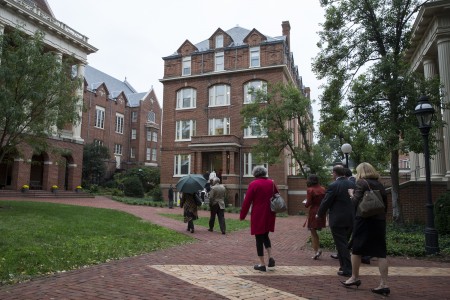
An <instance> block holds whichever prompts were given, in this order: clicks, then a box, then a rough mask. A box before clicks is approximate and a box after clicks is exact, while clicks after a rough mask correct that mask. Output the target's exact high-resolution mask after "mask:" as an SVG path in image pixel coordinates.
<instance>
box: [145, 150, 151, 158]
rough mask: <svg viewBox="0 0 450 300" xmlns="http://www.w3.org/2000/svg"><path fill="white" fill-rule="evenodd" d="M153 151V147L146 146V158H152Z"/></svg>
mask: <svg viewBox="0 0 450 300" xmlns="http://www.w3.org/2000/svg"><path fill="white" fill-rule="evenodd" d="M151 152H152V149H151V148H146V149H145V160H150V158H151Z"/></svg>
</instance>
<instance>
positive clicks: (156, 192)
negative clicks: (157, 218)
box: [148, 185, 164, 202]
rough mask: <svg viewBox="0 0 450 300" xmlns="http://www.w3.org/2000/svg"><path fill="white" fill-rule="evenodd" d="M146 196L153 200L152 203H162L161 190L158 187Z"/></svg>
mask: <svg viewBox="0 0 450 300" xmlns="http://www.w3.org/2000/svg"><path fill="white" fill-rule="evenodd" d="M148 195H149V196H150V197H152V198H153V200H154V201H160V202H161V201H163V200H164V199H163V195H162V191H161V188H160V187H159V185H158V186H155V187H154V188H153V189H152V190H151V191H150V192H148Z"/></svg>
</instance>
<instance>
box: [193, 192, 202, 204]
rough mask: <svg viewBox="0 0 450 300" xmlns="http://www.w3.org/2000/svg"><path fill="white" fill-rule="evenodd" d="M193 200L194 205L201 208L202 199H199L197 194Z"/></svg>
mask: <svg viewBox="0 0 450 300" xmlns="http://www.w3.org/2000/svg"><path fill="white" fill-rule="evenodd" d="M194 199H195V204H196V205H197V206H202V204H203V201H202V197H200V195H199V194H198V193H195V194H194Z"/></svg>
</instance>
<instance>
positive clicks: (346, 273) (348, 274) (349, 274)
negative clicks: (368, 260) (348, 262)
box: [337, 271, 352, 277]
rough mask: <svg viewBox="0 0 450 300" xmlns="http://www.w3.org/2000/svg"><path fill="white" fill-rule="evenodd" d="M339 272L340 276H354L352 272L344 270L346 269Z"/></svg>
mask: <svg viewBox="0 0 450 300" xmlns="http://www.w3.org/2000/svg"><path fill="white" fill-rule="evenodd" d="M337 274H338V275H339V276H344V277H351V276H352V273H350V272H344V271H339V272H337Z"/></svg>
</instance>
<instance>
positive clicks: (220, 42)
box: [216, 34, 223, 48]
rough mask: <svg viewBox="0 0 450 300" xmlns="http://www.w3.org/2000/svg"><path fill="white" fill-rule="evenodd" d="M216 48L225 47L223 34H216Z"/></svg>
mask: <svg viewBox="0 0 450 300" xmlns="http://www.w3.org/2000/svg"><path fill="white" fill-rule="evenodd" d="M216 48H223V35H221V34H220V35H217V36H216Z"/></svg>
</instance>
